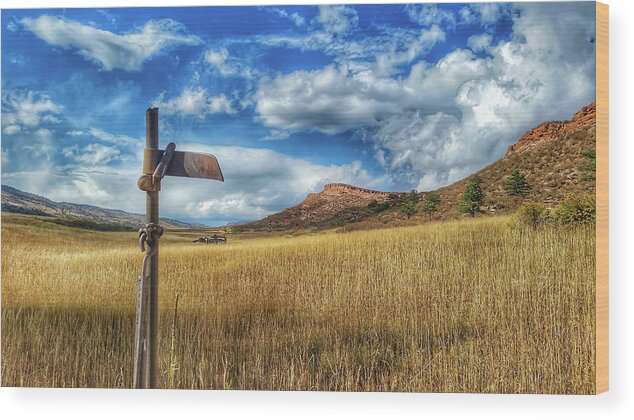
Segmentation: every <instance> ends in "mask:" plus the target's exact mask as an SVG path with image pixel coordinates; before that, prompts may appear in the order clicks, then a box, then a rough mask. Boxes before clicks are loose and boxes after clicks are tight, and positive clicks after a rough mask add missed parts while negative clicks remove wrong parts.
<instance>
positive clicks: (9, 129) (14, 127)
mask: <svg viewBox="0 0 634 420" xmlns="http://www.w3.org/2000/svg"><path fill="white" fill-rule="evenodd" d="M20 131H22V127H20V126H19V125H18V124H11V125H7V126H6V127H4V130H2V132H3V133H4V134H7V135H9V136H10V135H12V134H17V133H19V132H20Z"/></svg>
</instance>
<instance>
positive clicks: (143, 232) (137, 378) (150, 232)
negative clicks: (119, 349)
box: [133, 108, 224, 388]
mask: <svg viewBox="0 0 634 420" xmlns="http://www.w3.org/2000/svg"><path fill="white" fill-rule="evenodd" d="M158 143H159V138H158V108H149V109H148V110H147V111H146V113H145V150H144V153H143V175H142V176H141V178H139V181H138V186H139V188H140V189H141V190H142V191H145V192H146V194H147V195H146V200H145V206H146V225H145V227H143V228H141V229H140V230H139V247H140V248H141V251H143V252H145V256H144V257H143V266H142V269H141V276H140V277H139V280H138V286H137V313H136V331H135V346H134V379H133V386H134V387H135V388H156V381H157V371H158V321H159V319H158V317H159V312H158V280H159V278H158V277H159V276H158V257H159V256H158V250H159V239H160V237H161V235H162V234H163V228H162V227H161V226H160V225H159V191H160V190H161V180H162V179H163V177H164V176H166V175H167V176H181V177H188V178H203V179H214V180H216V181H221V182H222V181H224V177H223V176H222V171H221V170H220V165H218V160H217V159H216V157H215V156H213V155H210V154H207V153H192V152H180V151H176V145H175V144H174V143H169V144H168V145H167V146H166V147H165V150H160V149H159V148H158Z"/></svg>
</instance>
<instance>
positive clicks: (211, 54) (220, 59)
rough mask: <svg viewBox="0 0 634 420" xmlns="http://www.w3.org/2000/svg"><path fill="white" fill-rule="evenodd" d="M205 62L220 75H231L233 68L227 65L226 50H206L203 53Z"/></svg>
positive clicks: (227, 55)
mask: <svg viewBox="0 0 634 420" xmlns="http://www.w3.org/2000/svg"><path fill="white" fill-rule="evenodd" d="M204 57H205V61H206V62H208V63H209V64H211V65H212V66H214V67H216V68H217V69H218V71H220V74H222V75H227V74H231V73H233V68H231V67H230V66H229V65H227V59H228V58H229V51H227V49H226V48H221V49H220V50H218V51H214V50H208V51H206V52H205V56H204Z"/></svg>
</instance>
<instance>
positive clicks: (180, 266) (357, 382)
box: [2, 216, 595, 393]
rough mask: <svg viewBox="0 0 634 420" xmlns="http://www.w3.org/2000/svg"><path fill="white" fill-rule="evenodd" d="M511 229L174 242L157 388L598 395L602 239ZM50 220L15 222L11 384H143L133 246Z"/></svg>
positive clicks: (480, 226)
mask: <svg viewBox="0 0 634 420" xmlns="http://www.w3.org/2000/svg"><path fill="white" fill-rule="evenodd" d="M507 222H508V220H507V219H506V218H504V217H492V218H480V219H476V220H464V221H454V222H445V223H435V224H428V225H424V226H414V227H405V228H392V229H384V230H376V231H366V232H352V233H347V234H337V233H322V234H318V235H303V236H299V237H285V236H279V237H278V236H269V237H263V238H262V237H259V236H257V235H252V236H250V237H245V238H243V237H237V238H235V240H233V239H232V240H231V241H230V243H229V244H227V245H224V246H205V245H202V246H198V244H191V242H190V238H189V237H186V236H180V234H172V233H167V234H166V236H165V240H164V242H163V246H162V248H161V261H162V263H161V291H160V302H161V303H160V304H161V311H162V312H161V336H160V367H159V372H160V378H159V385H160V386H161V387H178V388H213V389H281V390H349V391H361V390H372V391H388V390H391V391H425V392H432V391H443V392H463V391H471V392H511V393H516V392H522V393H525V392H527V393H531V392H540V393H590V392H592V391H593V386H594V385H593V383H594V375H595V370H594V369H595V368H594V267H595V252H594V250H595V248H594V229H593V228H592V227H591V226H585V227H580V228H575V229H562V228H550V227H547V228H544V229H541V230H537V231H531V232H526V233H523V234H520V233H519V232H517V231H514V230H512V229H511V228H510V227H509V225H508V223H507ZM46 223H49V222H47V221H43V220H39V219H37V220H35V219H32V218H29V217H27V216H17V217H7V218H4V217H3V223H2V385H3V386H54V387H129V386H130V385H131V378H132V364H133V363H132V347H133V345H132V343H133V326H134V305H135V279H136V277H137V275H138V272H139V268H140V261H141V253H140V252H138V250H137V249H136V247H135V240H136V235H135V234H134V233H113V232H90V231H86V230H81V229H73V228H69V227H64V226H59V225H50V226H49V225H46V228H43V227H44V225H42V224H46ZM177 293H178V294H179V296H180V301H179V312H178V316H177V318H176V329H175V331H176V334H175V336H174V347H173V349H171V348H170V343H171V338H172V337H171V328H172V327H171V324H172V310H173V305H174V299H175V296H176V294H177Z"/></svg>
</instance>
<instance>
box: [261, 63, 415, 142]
mask: <svg viewBox="0 0 634 420" xmlns="http://www.w3.org/2000/svg"><path fill="white" fill-rule="evenodd" d="M403 93H404V90H403V89H402V87H401V86H400V84H399V83H398V82H396V81H394V80H391V79H387V78H385V79H378V78H376V77H375V76H374V74H373V73H372V72H370V71H366V72H363V73H356V74H348V73H347V72H345V71H342V70H340V69H337V68H335V67H334V66H328V67H326V68H324V69H322V70H317V71H312V72H308V71H298V72H294V73H291V74H288V75H278V76H277V77H275V78H273V79H268V80H265V81H263V82H262V83H261V84H260V86H259V88H258V90H257V92H256V93H255V95H254V99H255V100H256V111H257V112H258V114H259V115H260V118H261V120H262V121H263V122H264V124H266V125H268V126H270V127H275V128H278V129H281V130H282V131H285V132H295V131H309V130H317V131H321V132H323V133H328V134H335V133H340V132H343V131H346V130H348V129H351V128H357V127H359V126H362V125H375V124H377V123H378V118H379V117H385V116H388V115H392V114H396V113H398V112H400V110H401V108H402V105H400V103H401V102H402V101H404V100H405V99H406V98H403V97H402V95H403ZM407 96H410V97H411V95H407Z"/></svg>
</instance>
